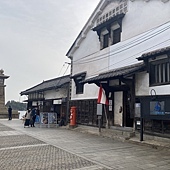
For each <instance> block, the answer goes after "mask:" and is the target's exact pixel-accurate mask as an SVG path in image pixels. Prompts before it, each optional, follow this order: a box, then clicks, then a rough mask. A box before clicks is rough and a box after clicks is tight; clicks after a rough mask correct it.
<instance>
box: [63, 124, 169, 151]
mask: <svg viewBox="0 0 170 170" xmlns="http://www.w3.org/2000/svg"><path fill="white" fill-rule="evenodd" d="M63 128H66V129H69V127H68V126H67V127H63ZM70 130H73V131H78V132H81V133H89V134H93V135H97V136H102V137H107V138H111V139H114V140H118V141H122V142H130V143H135V144H139V145H147V146H150V147H153V148H157V149H158V148H159V149H163V148H165V149H167V150H169V151H170V139H169V138H163V137H158V136H151V135H146V134H144V140H143V141H140V134H139V132H136V133H135V136H133V135H132V136H130V135H129V134H128V132H124V134H122V133H121V132H119V131H116V130H113V129H108V130H107V129H101V133H100V132H99V128H97V127H90V126H83V125H81V126H78V127H77V128H74V129H70Z"/></svg>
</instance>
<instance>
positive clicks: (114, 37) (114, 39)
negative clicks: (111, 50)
mask: <svg viewBox="0 0 170 170" xmlns="http://www.w3.org/2000/svg"><path fill="white" fill-rule="evenodd" d="M120 36H121V30H120V28H118V29H116V30H113V35H112V44H116V43H118V42H120Z"/></svg>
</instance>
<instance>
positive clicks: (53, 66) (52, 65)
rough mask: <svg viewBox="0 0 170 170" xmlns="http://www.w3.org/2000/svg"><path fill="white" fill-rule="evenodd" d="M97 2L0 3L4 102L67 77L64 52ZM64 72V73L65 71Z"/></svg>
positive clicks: (0, 0)
mask: <svg viewBox="0 0 170 170" xmlns="http://www.w3.org/2000/svg"><path fill="white" fill-rule="evenodd" d="M98 3H99V0H0V69H3V70H4V74H5V75H8V76H10V77H9V78H8V79H7V80H6V81H5V85H6V87H5V93H6V94H5V101H6V102H7V101H9V100H15V101H20V102H22V101H23V100H25V99H27V98H26V97H25V96H23V97H21V96H20V92H21V91H24V90H26V89H28V88H30V87H33V86H34V85H37V84H39V83H41V82H42V81H43V80H49V79H52V78H56V77H58V76H63V74H64V73H65V72H66V73H65V74H69V71H70V68H69V69H68V70H67V64H65V65H64V62H69V61H70V60H69V59H68V58H67V57H66V53H67V51H68V50H69V48H70V47H71V45H72V43H73V42H74V40H75V39H76V37H77V35H78V34H79V32H80V31H81V29H82V28H83V26H84V24H85V23H86V21H87V20H88V18H89V17H90V15H91V13H92V12H93V10H94V9H95V7H96V6H97V4H98ZM66 70H67V71H66Z"/></svg>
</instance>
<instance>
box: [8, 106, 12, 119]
mask: <svg viewBox="0 0 170 170" xmlns="http://www.w3.org/2000/svg"><path fill="white" fill-rule="evenodd" d="M8 120H12V107H11V106H9V107H8Z"/></svg>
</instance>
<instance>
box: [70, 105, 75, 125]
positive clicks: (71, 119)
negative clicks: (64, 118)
mask: <svg viewBox="0 0 170 170" xmlns="http://www.w3.org/2000/svg"><path fill="white" fill-rule="evenodd" d="M75 125H76V107H75V106H72V107H71V109H70V126H75Z"/></svg>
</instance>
